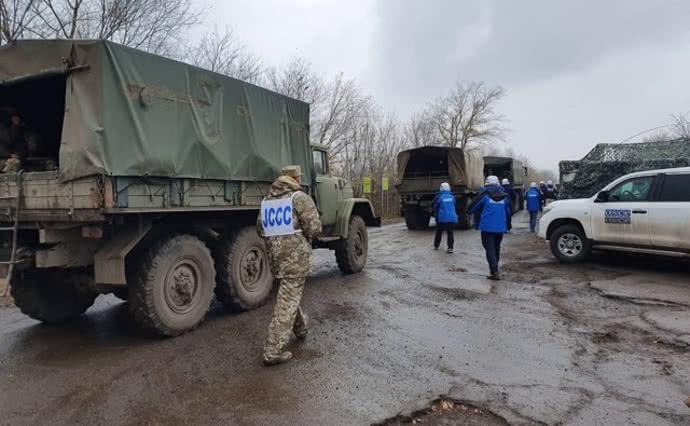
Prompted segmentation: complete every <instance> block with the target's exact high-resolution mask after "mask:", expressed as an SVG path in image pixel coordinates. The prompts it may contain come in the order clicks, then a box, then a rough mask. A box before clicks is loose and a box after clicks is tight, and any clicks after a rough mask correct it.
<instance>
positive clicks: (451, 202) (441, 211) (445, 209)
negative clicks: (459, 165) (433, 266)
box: [432, 182, 458, 253]
mask: <svg viewBox="0 0 690 426" xmlns="http://www.w3.org/2000/svg"><path fill="white" fill-rule="evenodd" d="M432 208H433V210H434V215H435V217H436V235H435V236H434V250H438V248H439V246H440V245H441V238H443V232H444V231H445V232H446V234H447V237H446V240H447V241H446V242H447V243H448V250H447V252H448V253H453V245H454V242H455V236H454V235H453V228H455V225H457V223H458V213H457V212H456V211H455V195H453V193H452V192H450V185H449V184H448V182H443V183H442V184H441V188H440V190H439V192H438V194H437V195H436V197H435V198H434V201H433V203H432Z"/></svg>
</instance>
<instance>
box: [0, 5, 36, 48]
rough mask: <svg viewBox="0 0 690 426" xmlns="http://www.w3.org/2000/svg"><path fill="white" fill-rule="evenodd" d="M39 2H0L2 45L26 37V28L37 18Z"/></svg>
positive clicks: (0, 35)
mask: <svg viewBox="0 0 690 426" xmlns="http://www.w3.org/2000/svg"><path fill="white" fill-rule="evenodd" d="M36 1H37V0H0V45H2V44H5V43H9V42H11V41H14V40H17V39H19V38H21V37H23V36H24V28H26V27H27V26H29V25H31V24H32V22H33V20H34V19H35V18H36V14H35V13H34V4H35V3H36Z"/></svg>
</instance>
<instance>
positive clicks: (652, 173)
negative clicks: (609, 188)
mask: <svg viewBox="0 0 690 426" xmlns="http://www.w3.org/2000/svg"><path fill="white" fill-rule="evenodd" d="M660 173H664V174H667V175H684V174H688V173H690V167H676V168H673V169H656V170H645V171H643V172H635V173H630V174H627V175H625V176H621V178H619V179H622V178H631V177H638V176H655V175H658V174H660ZM616 180H618V179H616Z"/></svg>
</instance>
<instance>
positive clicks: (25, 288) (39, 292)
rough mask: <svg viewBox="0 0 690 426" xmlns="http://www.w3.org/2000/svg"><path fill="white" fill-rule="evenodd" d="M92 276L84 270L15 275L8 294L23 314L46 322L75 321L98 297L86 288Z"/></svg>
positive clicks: (46, 270)
mask: <svg viewBox="0 0 690 426" xmlns="http://www.w3.org/2000/svg"><path fill="white" fill-rule="evenodd" d="M90 281H93V277H92V276H90V275H89V274H88V273H87V272H86V271H81V270H63V269H31V270H28V271H25V272H22V273H21V274H20V275H18V276H17V279H16V281H15V283H14V284H13V285H12V289H11V294H12V298H13V299H14V304H15V305H16V306H17V307H19V309H20V310H21V311H22V312H23V313H24V314H26V315H28V316H30V317H31V318H33V319H36V320H39V321H43V322H46V323H59V322H63V321H67V320H70V319H74V318H76V317H78V316H80V315H81V314H83V313H84V312H86V310H87V309H88V308H89V307H90V306H91V305H93V302H94V300H95V299H96V296H97V294H96V293H95V292H93V291H91V290H90V289H89V282H90Z"/></svg>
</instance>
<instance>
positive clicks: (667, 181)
mask: <svg viewBox="0 0 690 426" xmlns="http://www.w3.org/2000/svg"><path fill="white" fill-rule="evenodd" d="M661 179H662V183H661V190H660V191H659V197H658V200H657V201H656V202H655V203H653V204H652V207H651V208H650V213H651V218H653V220H652V221H651V224H650V226H651V235H652V244H653V245H654V246H655V248H660V249H674V250H678V249H682V250H690V174H687V173H686V174H667V175H662V176H661Z"/></svg>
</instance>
